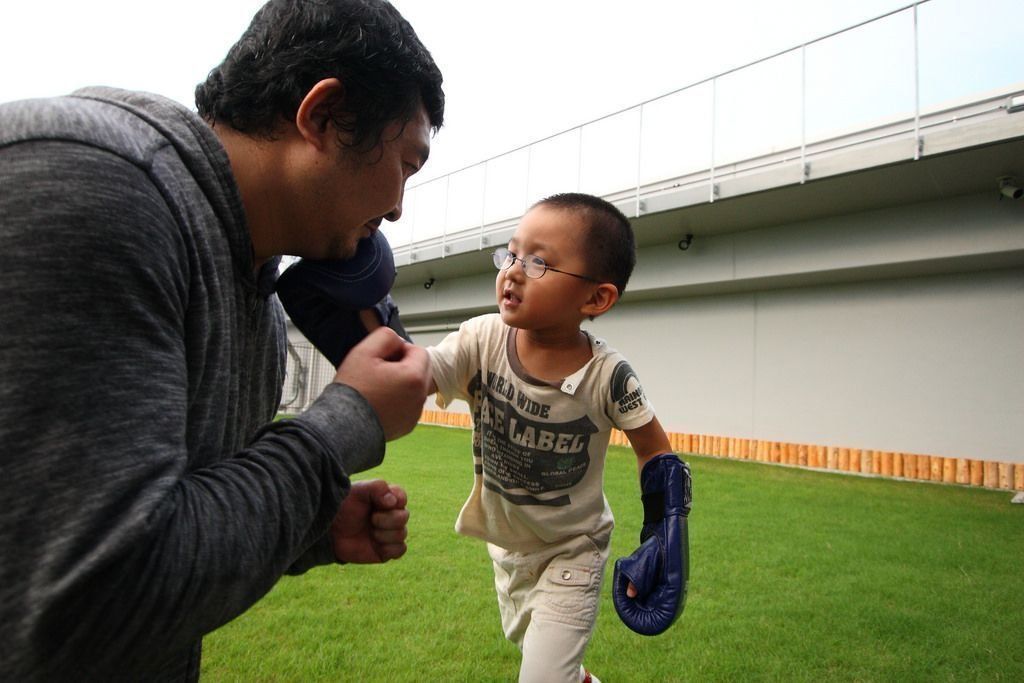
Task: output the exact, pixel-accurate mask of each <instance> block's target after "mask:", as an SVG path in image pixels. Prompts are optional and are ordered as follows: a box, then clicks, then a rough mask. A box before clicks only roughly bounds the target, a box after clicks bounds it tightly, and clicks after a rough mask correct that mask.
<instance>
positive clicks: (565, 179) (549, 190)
mask: <svg viewBox="0 0 1024 683" xmlns="http://www.w3.org/2000/svg"><path fill="white" fill-rule="evenodd" d="M579 185H580V129H579V128H575V129H573V130H570V131H567V132H565V133H561V134H559V135H556V136H554V137H552V138H548V139H547V140H543V141H541V142H538V143H537V144H535V145H532V146H531V147H530V184H529V188H528V190H527V193H526V194H527V196H526V201H527V204H533V203H534V202H536V201H537V200H539V199H543V198H544V197H548V196H550V195H552V194H556V193H560V192H575V191H576V190H577V189H578V188H579Z"/></svg>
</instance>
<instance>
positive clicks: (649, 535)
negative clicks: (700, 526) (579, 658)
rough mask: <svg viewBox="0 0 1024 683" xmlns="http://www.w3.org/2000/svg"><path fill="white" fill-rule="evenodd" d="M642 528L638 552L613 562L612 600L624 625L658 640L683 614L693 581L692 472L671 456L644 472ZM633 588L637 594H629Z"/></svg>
mask: <svg viewBox="0 0 1024 683" xmlns="http://www.w3.org/2000/svg"><path fill="white" fill-rule="evenodd" d="M640 489H641V493H642V496H641V500H642V501H643V504H644V526H643V529H642V530H641V532H640V547H639V548H637V550H636V552H634V553H633V554H632V555H630V556H629V557H623V558H620V559H618V560H616V561H615V576H614V579H613V582H612V601H613V602H614V603H615V611H616V612H618V613H619V618H620V619H622V622H623V623H624V624H625V625H626V626H628V627H629V628H631V629H633V630H634V631H636V632H637V633H639V634H641V635H645V636H656V635H658V634H659V633H662V632H664V631H665V630H666V629H668V627H669V626H671V625H672V623H673V622H674V621H675V620H676V619H677V618H678V617H679V615H680V614H682V613H683V607H684V606H685V605H686V588H687V582H688V581H689V577H690V542H689V537H688V535H687V531H686V520H687V516H688V515H689V514H690V498H691V496H690V468H689V467H688V466H687V465H686V463H685V462H683V461H681V460H680V459H679V458H678V457H676V456H675V454H673V453H663V454H661V455H658V456H656V457H654V458H652V459H651V460H650V461H649V462H648V463H647V464H646V465H644V469H643V471H642V472H641V473H640ZM630 583H632V584H633V586H634V587H635V588H636V590H637V595H636V597H634V598H631V597H629V596H628V594H627V590H628V587H629V584H630Z"/></svg>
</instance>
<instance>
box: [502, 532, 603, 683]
mask: <svg viewBox="0 0 1024 683" xmlns="http://www.w3.org/2000/svg"><path fill="white" fill-rule="evenodd" d="M609 538H610V534H604V535H603V536H601V537H597V538H591V537H590V536H579V537H576V538H573V539H570V540H568V541H565V542H562V543H559V544H557V545H551V546H548V547H546V548H544V549H543V550H540V551H537V552H534V553H513V552H509V551H507V550H505V549H504V548H500V547H498V546H496V545H494V544H491V543H488V544H487V551H488V553H489V554H490V556H491V561H492V562H493V564H494V587H495V589H496V591H497V594H498V608H499V610H500V611H501V625H502V628H503V629H504V631H505V637H506V638H508V639H509V640H510V641H512V642H513V643H515V644H516V645H518V646H519V649H520V650H521V651H522V653H523V659H522V664H521V666H520V668H519V681H520V683H577V682H578V681H579V680H580V665H581V664H582V663H583V653H584V651H585V650H586V649H587V643H588V642H590V636H591V635H592V634H593V632H594V624H595V623H596V621H597V609H598V605H599V604H600V597H601V581H602V578H603V575H604V566H605V562H606V561H607V559H608V550H609ZM598 673H599V672H598Z"/></svg>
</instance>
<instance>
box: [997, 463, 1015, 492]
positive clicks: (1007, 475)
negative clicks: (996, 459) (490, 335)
mask: <svg viewBox="0 0 1024 683" xmlns="http://www.w3.org/2000/svg"><path fill="white" fill-rule="evenodd" d="M1010 467H1011V465H1009V464H1008V463H1005V462H1001V463H999V488H1001V489H1008V488H1010V484H1011V483H1012V482H1013V472H1011V471H1010Z"/></svg>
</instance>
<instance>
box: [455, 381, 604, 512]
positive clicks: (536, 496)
mask: <svg viewBox="0 0 1024 683" xmlns="http://www.w3.org/2000/svg"><path fill="white" fill-rule="evenodd" d="M469 391H470V394H471V395H472V396H473V397H474V400H475V404H476V406H477V409H476V414H475V418H476V420H475V421H476V425H475V429H474V432H475V433H476V435H478V438H479V441H477V439H476V438H475V439H474V443H473V450H474V452H475V454H476V455H477V457H479V458H480V459H481V462H482V465H483V473H484V485H485V486H486V487H487V488H489V489H491V490H492V491H495V492H496V493H499V494H500V495H501V496H503V497H504V498H505V499H506V500H508V501H510V502H512V503H515V504H517V505H547V506H563V505H568V504H569V503H570V500H569V496H568V495H560V496H555V497H544V496H543V494H547V493H551V492H554V491H564V490H565V489H569V488H572V487H573V486H575V485H577V484H579V483H580V481H582V480H583V477H584V475H585V474H586V473H587V468H588V467H589V466H590V454H589V447H590V436H591V434H594V433H596V432H597V431H598V428H597V425H595V424H594V423H593V422H592V421H591V420H590V418H589V417H587V416H586V414H583V415H581V416H580V417H579V418H577V419H575V420H571V421H568V422H565V421H561V422H558V421H553V420H552V419H551V418H550V408H551V406H549V405H546V404H542V403H538V402H537V401H534V400H533V399H531V398H530V397H528V396H526V395H525V394H524V393H523V392H522V391H521V390H519V389H517V388H516V387H515V385H513V383H512V382H510V381H508V379H507V378H505V377H502V376H500V375H497V374H495V373H493V372H488V373H487V381H486V383H484V382H483V381H482V377H481V376H480V375H479V374H478V375H477V376H476V377H474V378H473V381H472V382H471V383H470V386H469ZM512 491H527V492H529V495H528V494H523V493H512Z"/></svg>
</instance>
